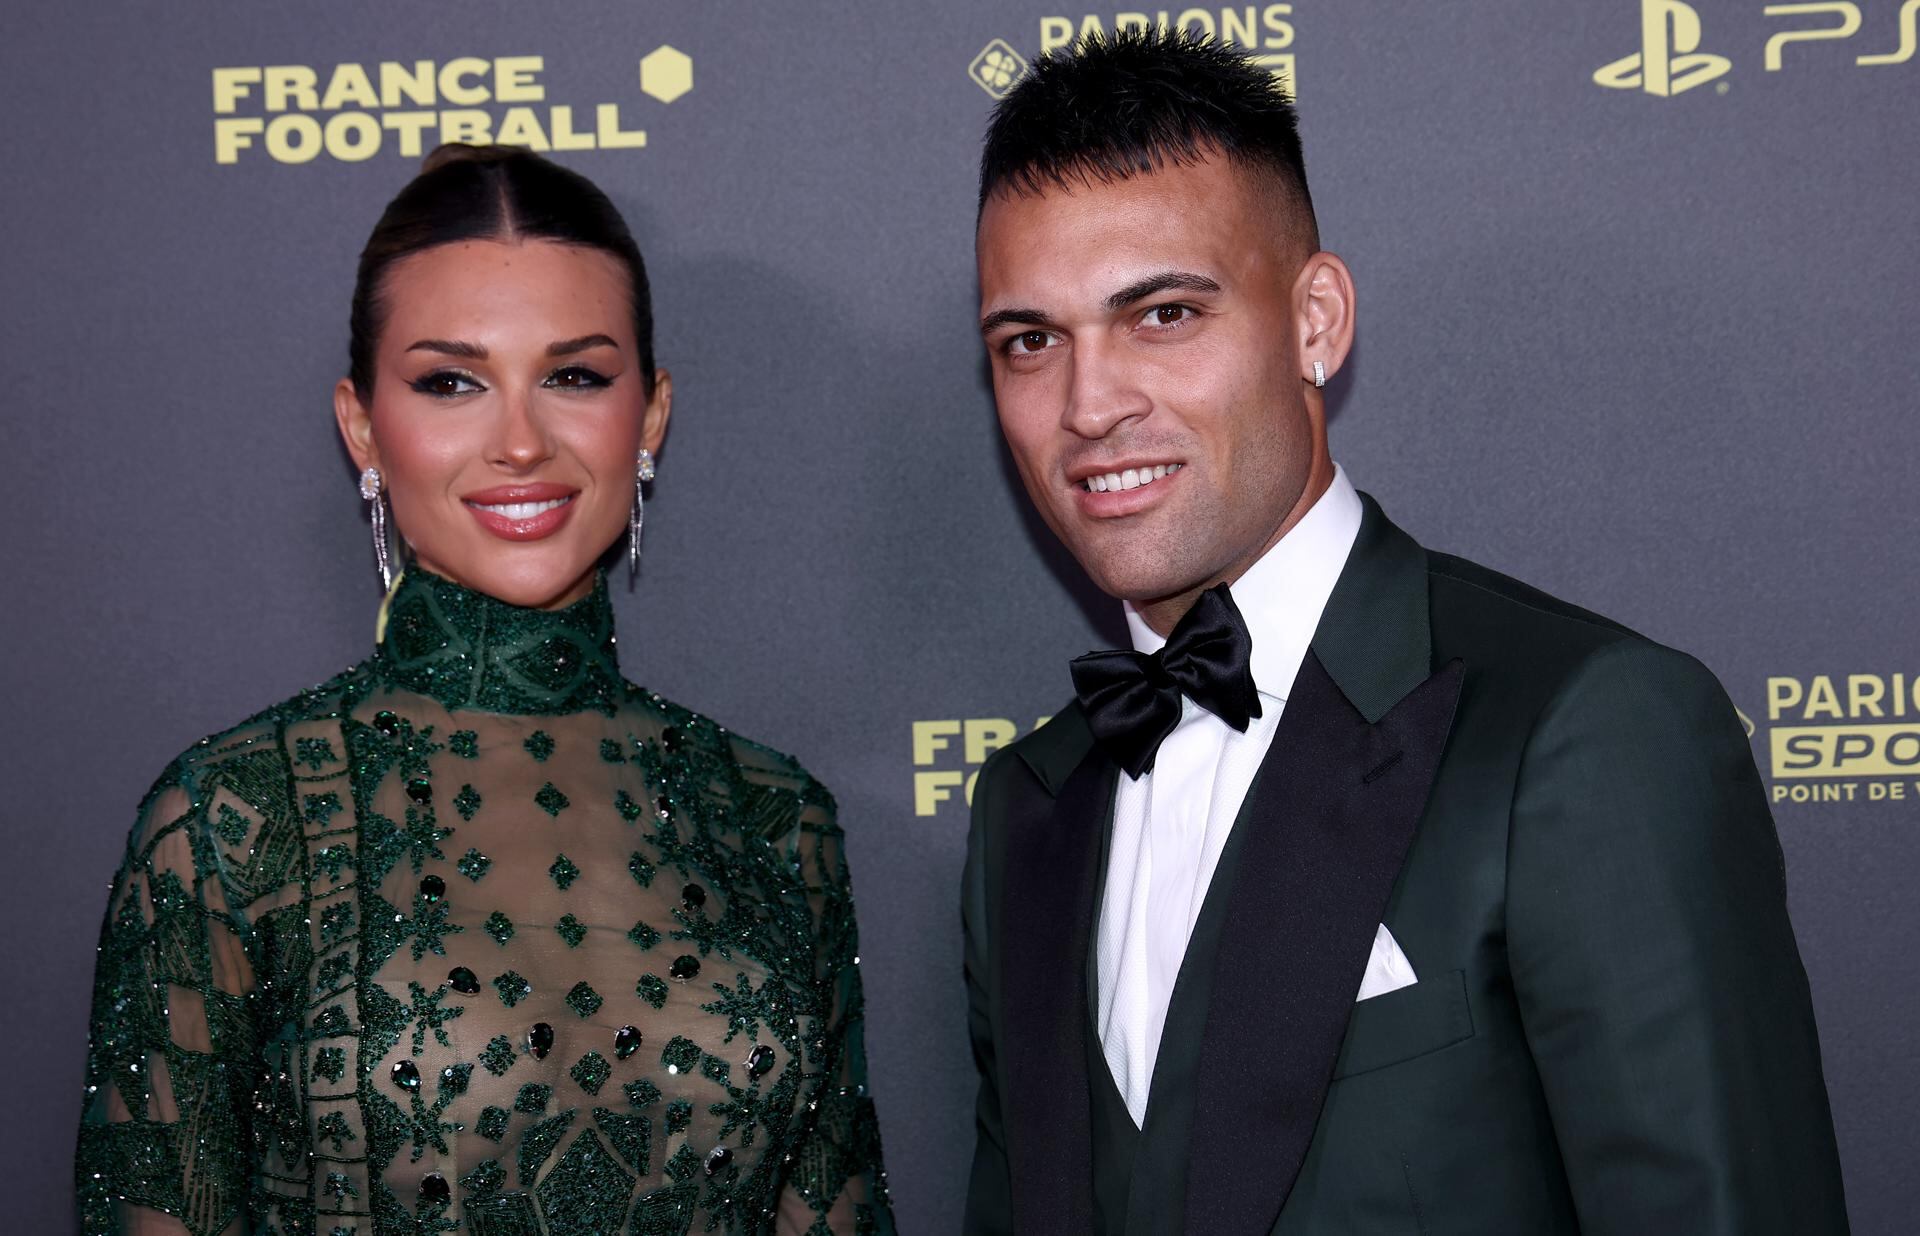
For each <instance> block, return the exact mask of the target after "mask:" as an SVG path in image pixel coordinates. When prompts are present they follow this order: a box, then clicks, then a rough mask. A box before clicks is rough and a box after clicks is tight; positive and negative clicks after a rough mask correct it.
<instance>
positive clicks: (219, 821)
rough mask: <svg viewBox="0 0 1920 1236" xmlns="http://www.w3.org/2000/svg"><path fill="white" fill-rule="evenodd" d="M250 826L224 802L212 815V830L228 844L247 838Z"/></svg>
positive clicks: (244, 817) (309, 740)
mask: <svg viewBox="0 0 1920 1236" xmlns="http://www.w3.org/2000/svg"><path fill="white" fill-rule="evenodd" d="M304 741H307V742H312V741H313V740H312V739H305V740H304ZM251 827H252V825H251V824H249V823H248V822H247V817H246V816H244V815H241V814H240V813H239V812H238V811H235V810H234V809H233V808H232V807H229V806H227V804H225V803H221V804H220V810H219V811H218V812H217V813H215V815H214V819H213V831H214V832H216V833H219V834H220V840H222V841H224V842H226V843H227V844H228V845H230V846H237V845H239V844H240V843H241V842H242V841H245V840H246V839H247V830H248V829H250V828H251Z"/></svg>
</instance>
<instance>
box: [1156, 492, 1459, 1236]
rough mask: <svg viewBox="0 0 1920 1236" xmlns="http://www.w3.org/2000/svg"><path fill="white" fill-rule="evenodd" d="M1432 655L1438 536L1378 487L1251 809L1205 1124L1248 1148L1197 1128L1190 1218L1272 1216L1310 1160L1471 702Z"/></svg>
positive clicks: (1206, 1076)
mask: <svg viewBox="0 0 1920 1236" xmlns="http://www.w3.org/2000/svg"><path fill="white" fill-rule="evenodd" d="M1255 638H1258V635H1257V634H1256V636H1255ZM1431 655H1432V654H1431V638H1430V633H1429V630H1428V625H1427V596H1426V559H1425V553H1424V551H1422V550H1421V549H1420V548H1419V546H1417V545H1415V544H1414V543H1413V541H1412V540H1411V539H1410V538H1408V537H1407V536H1406V535H1405V534H1404V533H1402V532H1400V531H1399V530H1398V529H1397V528H1394V527H1393V525H1392V524H1390V523H1388V522H1387V520H1386V517H1385V516H1384V515H1382V514H1381V513H1380V509H1379V508H1378V507H1377V506H1376V505H1374V503H1373V502H1372V500H1371V499H1367V500H1366V515H1365V517H1364V519H1363V522H1362V525H1361V533H1360V537H1359V539H1358V540H1357V541H1356V542H1355V546H1354V550H1353V553H1352V555H1351V556H1350V557H1349V560H1348V563H1347V567H1346V569H1345V571H1343V572H1342V575H1341V579H1340V583H1339V585H1338V586H1337V587H1336V588H1335V590H1334V594H1333V597H1332V598H1331V599H1330V600H1329V602H1328V605H1327V609H1326V612H1325V614H1324V615H1323V616H1322V619H1321V625H1320V629H1319V632H1318V633H1316V635H1315V638H1314V642H1313V648H1312V650H1311V651H1309V652H1308V654H1307V656H1306V659H1305V661H1304V662H1303V663H1302V664H1301V667H1300V673H1299V675H1298V677H1297V678H1296V679H1295V682H1294V685H1293V690H1292V692H1291V694H1290V695H1289V696H1288V699H1287V703H1286V709H1285V711H1284V712H1283V713H1282V714H1281V717H1280V723H1279V725H1278V726H1277V727H1276V728H1275V731H1274V738H1273V745H1272V746H1271V747H1270V748H1269V749H1268V751H1267V755H1266V758H1265V760H1264V761H1263V762H1262V764H1261V767H1260V772H1259V774H1258V775H1257V776H1256V777H1255V779H1254V783H1253V787H1252V789H1251V790H1250V791H1249V792H1248V797H1247V801H1246V803H1245V804H1244V807H1243V810H1242V814H1241V816H1240V819H1239V821H1238V823H1237V824H1236V825H1235V828H1236V831H1240V830H1244V831H1245V836H1244V838H1243V839H1242V848H1241V850H1240V855H1239V861H1238V862H1237V863H1236V864H1235V870H1234V872H1233V874H1232V877H1231V878H1232V879H1233V884H1232V886H1231V888H1230V889H1229V890H1227V898H1228V899H1227V903H1226V911H1225V917H1224V922H1223V925H1222V930H1221V937H1220V946H1219V950H1218V952H1217V954H1216V955H1215V957H1214V959H1213V983H1212V987H1211V999H1210V1001H1209V1004H1208V1008H1207V1013H1206V1021H1205V1029H1204V1031H1203V1032H1202V1034H1201V1041H1200V1048H1199V1068H1198V1070H1197V1076H1198V1083H1197V1086H1196V1088H1195V1094H1194V1103H1193V1122H1192V1126H1191V1127H1192V1128H1194V1129H1233V1130H1234V1131H1235V1141H1236V1143H1237V1147H1238V1148H1236V1149H1235V1151H1234V1152H1232V1153H1223V1152H1222V1149H1221V1147H1219V1146H1218V1145H1217V1144H1216V1143H1214V1142H1212V1141H1209V1140H1202V1139H1193V1140H1191V1141H1190V1143H1189V1146H1188V1155H1187V1173H1186V1197H1185V1202H1184V1207H1183V1213H1184V1215H1185V1224H1184V1227H1185V1230H1187V1231H1191V1232H1213V1233H1229V1234H1230V1233H1248V1234H1252V1233H1265V1232H1268V1231H1270V1230H1271V1229H1272V1227H1273V1225H1274V1223H1275V1221H1276V1220H1277V1219H1278V1217H1279V1215H1280V1210H1281V1207H1282V1206H1284V1205H1285V1203H1286V1199H1287V1195H1288V1193H1289V1191H1290V1190H1291V1189H1292V1187H1293V1182H1294V1179H1295V1177H1296V1176H1297V1175H1298V1173H1299V1170H1300V1164H1301V1161H1302V1160H1303V1159H1304V1158H1305V1156H1306V1152H1307V1146H1308V1144H1309V1143H1310V1142H1311V1141H1312V1139H1313V1132H1314V1128H1315V1127H1316V1125H1317V1124H1318V1122H1319V1118H1320V1109H1321V1106H1322V1104H1323V1102H1324V1101H1325V1098H1326V1093H1327V1087H1328V1085H1329V1084H1330V1081H1331V1078H1332V1074H1333V1065H1334V1059H1335V1057H1336V1056H1338V1054H1339V1051H1340V1044H1341V1041H1342V1040H1343V1038H1344V1037H1345V1035H1346V1028H1347V1022H1348V1019H1349V1018H1350V1017H1351V1016H1352V1013H1353V1003H1354V998H1355V995H1356V993H1357V992H1358V991H1359V988H1360V979H1361V976H1362V975H1363V974H1364V973H1365V971H1366V962H1367V957H1368V954H1369V952H1370V950H1371V948H1372V944H1373V938H1374V934H1375V932H1376V931H1377V929H1378V927H1379V924H1380V923H1381V921H1382V919H1383V916H1384V914H1385V911H1386V907H1387V902H1388V898H1389V897H1390V895H1391V894H1392V891H1393V885H1394V881H1395V879H1396V878H1397V876H1398V875H1399V872H1400V868H1401V865H1402V864H1403V862H1404V861H1405V859H1406V854H1407V850H1408V847H1409V846H1410V845H1411V844H1412V840H1413V834H1414V831H1415V829H1416V827H1417V826H1418V824H1419V822H1420V817H1421V814H1422V812H1423V811H1424V809H1425V806H1426V800H1427V794H1428V791H1429V789H1430V788H1431V786H1432V784H1433V778H1434V774H1435V773H1436V772H1437V771H1438V768H1439V764H1440V757H1441V753H1442V751H1443V750H1444V748H1445V746H1446V740H1447V733H1448V730H1449V729H1450V727H1451V725H1452V722H1453V714H1454V709H1455V706H1456V705H1457V703H1458V701H1459V697H1460V688H1461V682H1462V679H1463V677H1464V667H1463V665H1462V664H1461V663H1460V662H1459V661H1453V662H1450V663H1448V664H1447V665H1446V666H1444V667H1442V668H1441V669H1440V670H1439V672H1437V673H1434V672H1432V668H1431V664H1430V662H1431ZM1241 1148H1244V1149H1241Z"/></svg>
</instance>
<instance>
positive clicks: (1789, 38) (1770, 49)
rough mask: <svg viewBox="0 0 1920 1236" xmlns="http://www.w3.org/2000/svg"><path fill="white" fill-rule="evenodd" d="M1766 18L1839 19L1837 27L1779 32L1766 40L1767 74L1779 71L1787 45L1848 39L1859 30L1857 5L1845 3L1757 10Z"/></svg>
mask: <svg viewBox="0 0 1920 1236" xmlns="http://www.w3.org/2000/svg"><path fill="white" fill-rule="evenodd" d="M1760 11H1761V12H1762V13H1765V14H1766V15H1767V16H1768V17H1799V16H1802V15H1804V16H1809V17H1811V16H1814V15H1817V14H1822V13H1824V14H1828V15H1831V16H1833V17H1838V18H1839V19H1840V24H1839V25H1837V26H1822V27H1818V28H1816V29H1813V30H1782V31H1781V32H1780V33H1779V34H1776V35H1774V36H1773V37H1772V38H1770V39H1768V40H1767V51H1766V61H1767V72H1769V73H1778V72H1779V71H1780V64H1781V57H1782V55H1783V54H1784V53H1785V51H1786V47H1787V44H1789V43H1815V42H1820V41H1822V40H1826V39H1845V38H1850V37H1852V36H1853V34H1854V33H1855V32H1856V31H1857V30H1859V29H1860V6H1858V5H1856V4H1851V3H1848V2H1847V0H1829V2H1827V3H1821V4H1769V5H1767V6H1766V7H1765V8H1763V9H1761V10H1760Z"/></svg>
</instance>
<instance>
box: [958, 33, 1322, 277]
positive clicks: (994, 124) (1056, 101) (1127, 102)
mask: <svg viewBox="0 0 1920 1236" xmlns="http://www.w3.org/2000/svg"><path fill="white" fill-rule="evenodd" d="M1214 154H1220V155H1224V156H1226V158H1227V159H1228V160H1230V161H1232V162H1235V163H1238V164H1240V165H1242V166H1244V167H1248V168H1251V169H1254V170H1257V171H1260V172H1264V173H1267V174H1269V175H1270V176H1272V177H1273V179H1274V180H1275V181H1276V182H1277V184H1278V185H1279V186H1280V188H1281V189H1282V191H1283V192H1284V194H1285V196H1286V198H1287V199H1288V204H1289V206H1290V208H1291V209H1290V212H1289V213H1291V214H1293V215H1294V216H1295V217H1294V218H1293V219H1290V220H1289V221H1288V223H1289V227H1290V229H1291V230H1294V231H1295V232H1296V233H1297V234H1298V235H1299V236H1300V237H1302V238H1303V239H1305V240H1306V241H1307V243H1308V247H1309V249H1317V248H1319V246H1320V241H1319V229H1318V226H1317V225H1316V223H1315V221H1314V216H1313V198H1312V197H1311V195H1309V193H1308V192H1307V172H1306V166H1305V164H1304V162H1303V160H1302V158H1301V154H1300V129H1299V125H1298V123H1297V121H1296V120H1295V118H1294V110H1293V100H1292V98H1291V97H1289V95H1288V94H1287V92H1286V89H1285V88H1284V87H1282V86H1281V84H1280V83H1279V81H1278V80H1276V79H1275V78H1274V76H1273V75H1272V74H1271V73H1269V72H1268V71H1267V70H1265V69H1263V68H1261V67H1260V66H1259V65H1257V64H1254V63H1253V62H1252V61H1251V60H1249V59H1248V58H1247V56H1246V55H1245V54H1243V53H1242V52H1239V51H1237V50H1235V49H1233V48H1231V47H1228V46H1226V45H1224V44H1222V43H1220V42H1218V41H1217V40H1215V39H1213V38H1212V37H1210V36H1206V35H1199V36H1196V35H1192V34H1189V33H1187V32H1185V31H1181V30H1163V29H1154V28H1151V27H1149V28H1145V29H1142V28H1140V27H1129V28H1127V29H1125V30H1119V31H1115V32H1114V33H1113V34H1110V35H1090V36H1088V37H1086V38H1083V39H1080V40H1077V41H1076V42H1074V43H1073V44H1071V45H1070V46H1068V47H1065V48H1061V49H1059V50H1057V51H1053V52H1049V53H1048V54H1046V55H1044V56H1042V57H1040V58H1039V59H1038V60H1036V61H1034V62H1033V67H1032V68H1031V69H1030V70H1029V71H1028V73H1027V75H1026V76H1025V77H1023V78H1021V79H1020V83H1019V84H1018V85H1016V86H1015V87H1014V88H1013V90H1012V91H1011V92H1010V93H1009V94H1008V95H1007V97H1006V98H1004V99H1002V100H1000V103H999V105H998V106H997V107H995V108H994V110H993V119H992V120H991V121H990V122H989V123H988V126H987V142H986V149H985V150H984V151H983V152H982V154H981V156H980V207H981V208H982V209H985V207H986V204H987V199H988V198H990V197H991V196H993V194H994V193H995V192H998V191H1002V190H1005V191H1009V192H1012V193H1016V194H1021V195H1026V194H1036V193H1044V192H1046V191H1047V190H1048V189H1069V190H1071V189H1073V188H1074V187H1075V186H1077V185H1078V186H1084V185H1087V184H1091V183H1095V182H1098V183H1105V184H1111V183H1113V182H1115V181H1120V180H1125V179H1127V178H1128V177H1130V176H1138V175H1143V174H1146V173H1150V172H1154V171H1158V170H1160V169H1162V168H1164V167H1166V166H1168V165H1169V164H1172V165H1176V166H1179V165H1190V164H1193V163H1198V162H1200V161H1201V160H1203V159H1205V158H1207V157H1208V156H1209V155H1214Z"/></svg>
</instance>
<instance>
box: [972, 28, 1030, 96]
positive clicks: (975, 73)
mask: <svg viewBox="0 0 1920 1236" xmlns="http://www.w3.org/2000/svg"><path fill="white" fill-rule="evenodd" d="M1026 72H1027V62H1026V60H1025V59H1024V58H1022V57H1021V55H1020V53H1019V52H1017V51H1015V50H1013V48H1012V47H1010V46H1008V45H1007V42H1006V40H1005V39H995V40H994V41H993V42H991V43H989V44H987V45H986V46H985V47H983V48H981V49H980V54H979V55H977V56H975V57H974V58H973V63H972V64H970V65H968V66H967V76H968V77H971V78H972V79H973V84H974V85H976V86H978V87H980V89H982V90H984V91H986V92H987V93H988V94H990V95H992V96H993V97H994V98H996V99H1004V98H1006V97H1007V96H1008V95H1009V94H1011V93H1013V88H1014V86H1016V85H1018V84H1019V81H1020V79H1021V78H1022V77H1023V76H1025V75H1026Z"/></svg>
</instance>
